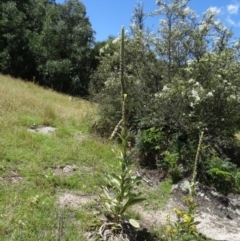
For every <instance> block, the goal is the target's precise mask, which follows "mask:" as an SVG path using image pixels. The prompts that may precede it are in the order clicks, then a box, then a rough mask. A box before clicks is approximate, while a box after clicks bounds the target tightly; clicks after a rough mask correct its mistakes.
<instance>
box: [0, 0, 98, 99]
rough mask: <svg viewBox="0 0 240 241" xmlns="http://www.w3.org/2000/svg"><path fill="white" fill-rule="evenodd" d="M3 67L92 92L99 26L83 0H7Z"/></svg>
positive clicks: (1, 7) (1, 20)
mask: <svg viewBox="0 0 240 241" xmlns="http://www.w3.org/2000/svg"><path fill="white" fill-rule="evenodd" d="M0 12H1V16H0V36H1V37H0V72H2V73H4V74H10V75H12V76H15V77H21V78H23V79H28V80H33V79H34V81H37V82H38V83H40V84H43V85H45V86H49V87H51V88H53V89H56V90H58V91H62V92H67V93H71V94H77V95H84V94H86V93H87V92H88V90H87V89H88V81H89V74H90V68H91V58H92V55H91V47H92V44H93V34H94V32H93V30H92V28H91V24H90V22H89V19H88V17H87V16H86V9H85V6H84V5H83V4H82V3H81V2H79V1H78V0H66V1H65V2H64V3H63V4H56V3H55V1H52V0H51V1H49V0H24V1H18V0H11V1H7V0H3V1H1V3H0Z"/></svg>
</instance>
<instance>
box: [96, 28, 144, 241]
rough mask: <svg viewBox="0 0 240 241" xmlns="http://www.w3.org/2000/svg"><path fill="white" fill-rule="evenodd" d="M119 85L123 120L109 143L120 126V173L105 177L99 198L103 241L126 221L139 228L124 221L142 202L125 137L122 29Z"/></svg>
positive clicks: (138, 178)
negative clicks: (105, 219) (106, 233)
mask: <svg viewBox="0 0 240 241" xmlns="http://www.w3.org/2000/svg"><path fill="white" fill-rule="evenodd" d="M120 53H121V54H120V81H121V95H122V119H121V120H120V121H119V123H118V124H117V126H116V127H115V129H114V131H113V133H112V135H111V137H110V139H112V138H113V137H114V136H115V134H116V133H117V131H118V129H119V128H120V126H121V129H122V131H121V134H120V139H121V141H122V152H121V155H120V158H119V165H120V168H121V172H120V173H119V174H116V173H111V174H106V175H105V176H106V180H107V185H106V186H103V187H102V188H103V192H104V194H103V195H101V201H102V207H103V208H104V211H105V213H106V216H107V218H108V221H107V223H104V224H103V225H102V226H101V228H100V231H99V234H100V235H101V237H102V238H103V239H104V231H105V228H104V227H106V226H107V227H109V228H110V229H111V230H112V231H113V230H114V231H116V230H118V231H119V230H123V229H124V224H125V222H126V221H128V222H129V223H130V224H131V225H132V226H133V227H136V228H137V227H139V224H138V222H137V221H136V220H134V219H131V218H129V217H126V215H125V214H126V211H127V210H128V209H129V207H131V206H133V205H135V204H137V203H139V202H142V201H143V200H145V199H144V198H141V197H140V195H141V194H140V193H139V192H137V191H136V190H135V189H136V187H137V185H138V183H139V182H140V180H141V177H139V176H132V174H131V172H132V171H131V169H130V164H131V158H130V155H128V154H127V145H128V133H127V117H126V100H127V94H126V90H125V83H124V28H122V36H121V51H120Z"/></svg>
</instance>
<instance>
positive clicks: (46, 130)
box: [27, 125, 57, 135]
mask: <svg viewBox="0 0 240 241" xmlns="http://www.w3.org/2000/svg"><path fill="white" fill-rule="evenodd" d="M27 130H28V131H29V132H36V133H41V134H45V135H50V134H53V133H54V132H55V131H56V130H57V128H55V127H52V126H35V125H33V126H31V127H30V128H28V129H27Z"/></svg>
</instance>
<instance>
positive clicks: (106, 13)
mask: <svg viewBox="0 0 240 241" xmlns="http://www.w3.org/2000/svg"><path fill="white" fill-rule="evenodd" d="M56 2H57V3H63V2H64V0H56ZM81 2H82V3H83V4H84V5H85V7H86V11H87V16H88V17H89V19H90V22H91V24H92V28H93V29H94V30H95V31H96V35H95V38H96V40H97V41H102V40H106V39H107V38H108V36H109V35H112V36H118V34H119V32H120V29H121V26H124V27H125V29H129V26H130V19H131V15H132V11H133V8H134V6H135V5H136V3H137V0H82V1H81ZM141 2H143V3H144V10H145V12H147V13H148V12H152V11H154V10H156V9H158V6H157V5H156V4H155V2H156V1H155V0H142V1H141ZM189 7H190V8H191V9H193V10H194V11H195V12H196V13H197V14H198V15H199V16H201V14H202V13H203V12H205V11H206V10H207V9H208V8H210V7H211V8H214V9H215V10H216V11H217V12H218V18H219V19H220V20H221V21H222V22H223V23H224V24H225V25H226V26H227V28H229V29H230V28H232V30H233V31H234V35H235V36H237V37H240V0H191V1H190V2H189ZM146 25H147V26H148V27H149V28H150V29H152V30H154V29H156V28H157V26H158V18H156V17H155V18H149V19H148V20H147V21H146Z"/></svg>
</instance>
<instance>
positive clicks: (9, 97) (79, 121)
mask: <svg viewBox="0 0 240 241" xmlns="http://www.w3.org/2000/svg"><path fill="white" fill-rule="evenodd" d="M0 93H1V95H0V106H1V108H0V177H1V178H0V237H1V241H15V240H16V241H21V240H22V241H28V240H29V241H33V240H44V241H47V240H49V241H50V240H60V236H61V238H62V240H72V241H75V240H87V239H86V238H85V233H86V230H87V228H88V227H89V226H90V225H91V224H92V223H94V221H96V220H95V219H96V217H95V216H94V207H92V206H90V207H89V205H88V206H86V205H82V207H81V206H80V207H79V209H77V210H74V209H71V208H65V209H64V210H62V209H61V208H60V206H59V205H58V198H59V195H61V193H65V192H73V191H74V192H79V193H84V194H94V195H97V194H99V193H100V188H97V187H99V186H100V185H102V184H103V183H104V179H103V175H102V174H103V172H110V171H116V170H117V161H116V160H117V157H116V153H114V152H113V151H112V149H115V150H118V149H119V147H118V145H117V144H114V143H113V142H110V141H107V140H103V139H101V138H99V137H97V136H94V135H92V134H91V133H90V128H89V127H90V126H91V123H93V121H94V119H95V117H96V106H94V105H93V104H91V103H90V102H87V101H85V100H81V99H77V98H74V99H73V100H69V96H67V95H62V94H58V93H56V92H54V91H52V90H49V89H44V88H42V87H39V86H37V85H34V84H33V83H29V82H23V81H21V80H16V79H12V78H10V77H8V76H2V75H0ZM33 125H36V126H38V125H50V126H54V127H56V128H57V130H56V132H55V133H54V134H52V135H43V134H40V133H32V132H28V131H27V129H28V128H29V127H31V126H33ZM81 134H84V135H86V136H87V137H88V138H86V139H84V140H82V141H79V140H76V138H75V136H76V135H81ZM66 165H71V166H74V171H73V172H72V173H71V174H61V175H57V174H55V170H56V169H57V168H63V167H65V166H66ZM14 178H15V179H14ZM13 180H16V182H15V183H13ZM166 189H169V186H167V187H166ZM160 190H161V188H159V189H158V188H157V187H156V190H155V189H152V190H148V191H146V192H145V191H144V193H146V195H147V198H148V196H149V197H150V200H149V201H148V202H149V205H156V203H155V202H156V201H153V199H155V198H158V197H159V195H161V192H160ZM156 191H157V193H156ZM158 192H160V194H159V193H158ZM167 193H168V191H167ZM144 195H145V194H144ZM167 198H168V197H167ZM155 200H156V199H155ZM160 205H162V204H160ZM158 206H159V205H158Z"/></svg>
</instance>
